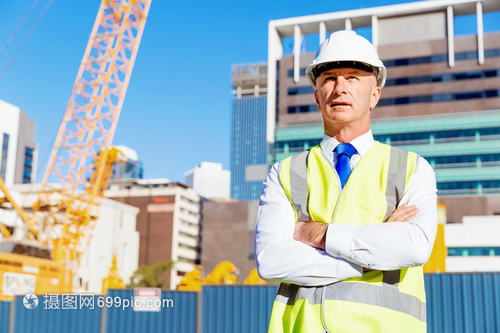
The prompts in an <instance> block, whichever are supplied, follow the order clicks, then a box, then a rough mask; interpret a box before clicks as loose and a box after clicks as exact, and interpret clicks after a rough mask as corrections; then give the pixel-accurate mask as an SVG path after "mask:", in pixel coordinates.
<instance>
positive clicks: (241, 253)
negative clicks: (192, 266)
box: [201, 201, 259, 283]
mask: <svg viewBox="0 0 500 333" xmlns="http://www.w3.org/2000/svg"><path fill="white" fill-rule="evenodd" d="M258 204H259V202H258V201H240V202H226V203H219V202H204V203H203V233H202V243H201V248H202V252H201V264H202V265H203V268H204V273H205V276H206V275H208V274H209V273H210V272H212V270H213V269H214V268H215V266H216V265H217V264H219V263H220V262H222V261H224V260H228V261H230V262H232V263H233V264H234V265H235V266H236V267H238V268H239V270H240V276H239V279H238V283H243V280H245V279H246V277H247V276H248V273H250V271H251V270H252V269H254V268H255V267H256V264H255V259H254V246H253V244H254V237H255V224H256V221H257V210H258Z"/></svg>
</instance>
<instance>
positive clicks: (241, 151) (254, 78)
mask: <svg viewBox="0 0 500 333" xmlns="http://www.w3.org/2000/svg"><path fill="white" fill-rule="evenodd" d="M232 82H233V87H234V88H235V91H234V92H233V93H234V94H235V97H234V98H233V100H232V117H231V125H232V126H231V198H233V199H236V200H238V201H247V200H258V199H259V197H260V194H261V192H262V183H263V181H264V180H265V177H266V175H267V172H268V170H269V168H268V163H267V159H268V156H267V143H266V105H267V96H266V93H267V89H266V83H267V65H266V64H256V65H242V66H233V68H232Z"/></svg>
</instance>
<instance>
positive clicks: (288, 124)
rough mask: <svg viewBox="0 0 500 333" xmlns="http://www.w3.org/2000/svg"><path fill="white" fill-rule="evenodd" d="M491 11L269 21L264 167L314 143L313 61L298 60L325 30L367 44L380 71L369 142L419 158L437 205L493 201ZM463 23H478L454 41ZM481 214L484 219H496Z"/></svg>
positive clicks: (317, 130) (499, 58)
mask: <svg viewBox="0 0 500 333" xmlns="http://www.w3.org/2000/svg"><path fill="white" fill-rule="evenodd" d="M499 11H500V2H498V1H493V0H485V1H479V2H478V1H468V0H450V1H447V2H446V3H444V2H442V1H421V2H414V3H407V4H401V5H393V6H385V7H375V8H365V9H360V10H353V11H346V12H337V13H330V14H321V15H313V16H306V17H298V18H289V19H283V20H276V21H271V22H270V25H269V36H270V39H269V55H270V57H269V63H268V65H269V74H268V75H269V76H268V78H269V81H268V91H269V92H268V110H276V114H268V121H267V123H268V126H267V129H268V138H267V139H268V142H269V144H270V146H271V147H272V149H271V156H272V161H278V160H281V159H283V158H285V157H287V156H290V155H292V154H294V153H296V152H299V151H302V150H304V149H307V148H308V147H311V146H313V145H316V144H318V143H319V142H320V141H321V139H322V135H323V126H322V123H321V114H320V112H318V109H317V107H316V104H315V102H314V96H313V89H312V88H311V86H310V84H309V82H308V80H307V78H306V76H305V68H306V67H307V66H308V64H309V63H310V62H311V60H312V59H313V58H314V54H313V53H301V50H303V49H304V47H303V43H304V41H305V40H306V37H307V36H308V35H310V34H313V35H315V36H319V41H322V40H324V39H325V38H326V36H327V32H332V31H336V30H341V29H348V30H349V29H354V30H358V33H360V34H362V35H365V37H367V38H368V39H371V41H372V43H373V44H374V45H375V46H376V47H377V49H378V53H379V55H380V57H381V59H382V60H383V62H384V64H385V66H386V67H387V72H388V80H387V83H386V86H385V87H384V89H383V90H382V97H381V99H380V101H379V103H378V105H377V107H376V108H375V109H374V110H373V111H372V126H371V127H372V131H373V134H374V136H375V139H376V140H379V141H381V142H385V143H390V144H391V145H393V146H397V147H401V148H403V149H406V150H411V151H415V152H417V153H419V154H421V155H422V156H423V157H425V158H426V159H427V160H428V161H429V162H430V163H431V165H432V166H433V167H434V170H435V172H436V178H437V183H438V184H437V186H438V190H439V192H438V195H439V196H440V198H443V199H445V200H446V199H447V198H450V197H451V198H453V197H455V198H459V197H460V198H465V197H467V196H476V197H477V196H484V195H490V196H491V195H500V33H499V32H498V30H500V26H498V25H497V26H496V27H494V26H488V27H486V26H484V25H483V16H484V15H491V14H492V13H496V14H498V12H499ZM467 17H469V19H471V20H472V21H475V23H476V24H475V25H473V26H474V28H473V29H472V31H471V34H469V35H455V33H454V27H455V25H456V22H463V20H464V19H467ZM495 29H496V31H495ZM284 38H290V39H293V41H294V49H293V53H292V54H288V55H286V54H283V39H284ZM278 68H279V70H278ZM270 130H271V131H272V132H273V133H274V136H271V135H270V134H269V131H270ZM487 201H488V200H485V202H487ZM448 202H450V203H451V201H448ZM455 202H456V201H455ZM487 206H488V205H486V206H485V209H484V214H491V213H494V212H495V211H493V208H492V207H489V206H488V207H487ZM490 208H491V209H490ZM450 215H451V216H453V213H452V214H450ZM455 222H461V221H455Z"/></svg>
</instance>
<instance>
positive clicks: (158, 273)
mask: <svg viewBox="0 0 500 333" xmlns="http://www.w3.org/2000/svg"><path fill="white" fill-rule="evenodd" d="M173 265H174V261H173V260H171V259H168V260H165V261H163V262H159V263H156V264H153V265H143V266H139V268H137V270H136V271H135V272H134V274H132V277H131V278H130V284H129V285H128V286H127V287H128V288H140V287H144V288H162V289H166V288H168V285H167V284H168V282H169V280H170V279H168V278H167V273H168V271H169V270H170V269H171V268H172V266H173Z"/></svg>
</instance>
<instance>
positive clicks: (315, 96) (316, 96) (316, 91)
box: [314, 89, 321, 111]
mask: <svg viewBox="0 0 500 333" xmlns="http://www.w3.org/2000/svg"><path fill="white" fill-rule="evenodd" d="M314 99H315V100H316V106H317V107H318V111H321V107H320V105H319V98H318V90H317V89H316V90H314Z"/></svg>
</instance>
